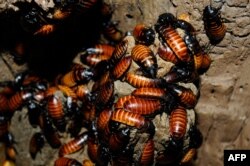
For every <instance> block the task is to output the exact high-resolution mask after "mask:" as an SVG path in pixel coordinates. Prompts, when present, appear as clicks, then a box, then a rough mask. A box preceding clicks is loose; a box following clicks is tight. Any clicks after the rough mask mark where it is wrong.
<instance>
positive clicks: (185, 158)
mask: <svg viewBox="0 0 250 166" xmlns="http://www.w3.org/2000/svg"><path fill="white" fill-rule="evenodd" d="M196 153H197V150H196V149H195V148H191V149H189V150H188V151H187V152H186V153H185V154H184V156H183V157H182V159H181V161H180V165H185V164H187V163H190V162H191V161H192V159H194V157H195V155H196Z"/></svg>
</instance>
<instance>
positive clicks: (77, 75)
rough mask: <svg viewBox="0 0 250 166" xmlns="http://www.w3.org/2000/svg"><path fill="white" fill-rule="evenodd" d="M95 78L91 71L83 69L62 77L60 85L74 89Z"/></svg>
mask: <svg viewBox="0 0 250 166" xmlns="http://www.w3.org/2000/svg"><path fill="white" fill-rule="evenodd" d="M93 76H94V73H93V71H92V70H91V69H87V68H82V69H75V70H71V71H69V72H68V73H66V74H65V75H63V76H62V78H61V80H60V83H61V84H62V85H66V86H69V87H73V86H75V85H77V84H80V83H87V82H88V81H89V80H91V79H92V78H93Z"/></svg>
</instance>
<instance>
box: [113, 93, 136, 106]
mask: <svg viewBox="0 0 250 166" xmlns="http://www.w3.org/2000/svg"><path fill="white" fill-rule="evenodd" d="M131 98H135V96H132V95H128V96H122V97H119V98H118V100H117V101H116V103H115V104H114V108H115V109H119V108H123V106H124V103H125V102H126V101H128V100H130V99H131Z"/></svg>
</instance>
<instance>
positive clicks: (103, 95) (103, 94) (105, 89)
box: [94, 81, 114, 108]
mask: <svg viewBox="0 0 250 166" xmlns="http://www.w3.org/2000/svg"><path fill="white" fill-rule="evenodd" d="M113 94H114V81H108V82H107V83H105V84H103V85H102V86H100V87H99V89H97V91H96V92H95V94H94V95H95V105H96V106H97V107H98V108H101V107H106V106H108V105H109V104H110V102H111V101H112V100H113Z"/></svg>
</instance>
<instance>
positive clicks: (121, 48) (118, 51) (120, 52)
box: [110, 39, 128, 66]
mask: <svg viewBox="0 0 250 166" xmlns="http://www.w3.org/2000/svg"><path fill="white" fill-rule="evenodd" d="M127 49H128V40H126V39H125V40H122V41H121V42H119V44H117V45H116V47H115V50H114V52H113V54H112V56H111V58H110V62H111V64H112V65H113V66H114V65H115V64H116V63H117V62H118V61H120V59H121V58H122V57H123V56H124V55H125V54H126V52H127Z"/></svg>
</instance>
